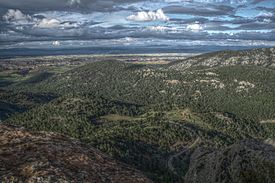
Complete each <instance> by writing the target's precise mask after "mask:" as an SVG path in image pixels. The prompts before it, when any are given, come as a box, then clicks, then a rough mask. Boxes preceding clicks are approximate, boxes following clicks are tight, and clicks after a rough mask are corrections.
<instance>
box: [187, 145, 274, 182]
mask: <svg viewBox="0 0 275 183" xmlns="http://www.w3.org/2000/svg"><path fill="white" fill-rule="evenodd" d="M185 182H188V183H205V182H207V183H218V182H219V183H221V182H222V183H274V182H275V147H274V146H273V145H272V144H270V143H267V142H262V141H256V140H246V141H242V142H240V143H237V144H234V145H232V146H230V147H228V148H226V149H225V150H216V151H213V150H211V149H205V148H198V149H197V150H196V151H195V152H194V153H193V155H192V157H191V162H190V167H189V170H188V172H187V174H186V176H185Z"/></svg>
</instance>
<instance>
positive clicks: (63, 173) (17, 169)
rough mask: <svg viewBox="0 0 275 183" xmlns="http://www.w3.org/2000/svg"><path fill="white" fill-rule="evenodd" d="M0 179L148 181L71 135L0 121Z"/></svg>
mask: <svg viewBox="0 0 275 183" xmlns="http://www.w3.org/2000/svg"><path fill="white" fill-rule="evenodd" d="M0 182H89V183H101V182H108V183H111V182H113V183H116V182H119V183H132V182H135V183H147V182H148V183H149V182H151V181H150V180H149V179H147V178H146V177H145V176H144V175H142V173H140V172H138V171H137V170H134V169H132V168H130V167H128V166H127V165H124V164H122V163H119V162H116V161H115V160H113V159H111V158H109V157H108V156H106V155H104V154H103V153H101V152H99V151H98V150H96V149H94V148H92V147H88V146H87V145H84V144H82V143H80V142H79V141H76V140H74V139H70V138H68V137H65V136H62V135H59V134H54V133H44V132H39V133H38V132H30V131H26V130H24V129H18V128H13V127H8V126H4V125H0Z"/></svg>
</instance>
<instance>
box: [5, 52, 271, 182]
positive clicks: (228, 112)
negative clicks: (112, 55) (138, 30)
mask: <svg viewBox="0 0 275 183" xmlns="http://www.w3.org/2000/svg"><path fill="white" fill-rule="evenodd" d="M48 72H50V71H48ZM36 77H37V75H32V76H30V78H28V79H26V80H24V81H19V82H14V83H13V84H10V85H8V86H5V87H2V91H1V93H2V94H1V95H2V96H3V97H1V98H0V102H1V105H8V106H14V107H13V108H12V107H11V109H13V110H7V111H6V112H3V115H5V118H3V119H5V120H4V123H5V124H12V125H16V126H23V127H25V128H27V129H31V130H35V131H49V132H58V133H62V134H66V135H68V136H71V137H74V138H77V139H79V140H81V141H82V142H83V143H87V144H90V145H93V146H94V147H96V148H97V149H99V150H101V151H103V152H105V153H107V154H109V155H110V156H112V157H113V158H115V159H117V160H120V161H123V162H124V163H126V164H128V165H130V166H133V167H135V168H137V169H139V170H141V171H142V172H143V173H144V174H145V175H147V176H148V177H149V178H150V179H151V180H153V181H155V182H184V180H188V181H187V182H189V180H190V181H191V182H192V181H193V182H196V181H198V180H197V179H193V178H192V175H194V172H196V171H197V169H199V167H200V164H198V163H200V162H194V161H193V159H194V157H196V156H197V154H198V150H197V149H198V148H208V147H211V149H210V150H209V149H208V151H207V152H209V156H211V158H215V156H216V154H219V155H220V152H217V150H216V149H215V148H218V149H219V151H223V149H225V150H224V151H228V150H227V149H228V148H229V146H230V145H232V144H238V143H239V141H241V140H244V139H258V140H260V141H261V143H262V142H263V141H264V140H266V139H274V138H275V92H274V91H275V70H274V48H270V49H258V50H251V51H241V52H218V53H212V54H205V55H201V56H196V57H192V58H188V59H187V60H182V61H176V62H172V63H170V64H168V65H154V64H136V63H128V62H119V61H104V62H93V63H88V64H85V65H83V66H79V67H76V68H72V69H69V70H66V71H64V72H52V74H51V75H50V76H49V77H46V78H43V79H40V80H37V79H36ZM33 80H35V81H37V82H32V81H33ZM14 96H16V97H14ZM27 96H33V97H31V98H28V97H27ZM36 97H37V100H35V98H36ZM7 98H12V100H7ZM17 107H21V108H22V109H21V108H19V109H20V110H16V109H17ZM253 142H254V141H253ZM255 143H256V142H255ZM257 143H258V141H257ZM236 146H237V147H239V146H238V145H236ZM248 146H249V147H248V149H249V148H250V145H248ZM269 146H270V147H269V148H270V149H272V148H274V147H272V146H271V145H269ZM231 147H232V148H235V146H234V145H233V146H230V148H231ZM245 150H247V149H245ZM248 151H249V150H248ZM194 152H195V154H194ZM203 152H204V151H203ZM234 152H235V151H234ZM263 153H265V152H263ZM272 153H274V152H273V151H272ZM233 154H234V153H233ZM256 154H257V153H256ZM257 156H258V155H257ZM254 157H256V155H255V154H253V153H252V154H251V158H252V159H253V158H254ZM211 158H210V157H206V159H207V161H209V162H210V161H211V163H213V161H214V162H215V161H216V160H215V159H214V160H213V159H211ZM257 158H258V157H257ZM259 158H260V157H259ZM208 159H209V160H208ZM224 161H225V162H226V163H229V164H230V163H231V159H230V158H227V157H226V158H225V160H224ZM219 163H220V162H219ZM232 163H234V162H232ZM269 165H270V167H269V169H268V170H269V171H274V162H272V163H271V164H269ZM247 166H250V165H247ZM260 167H261V166H259V167H256V170H257V169H260ZM256 170H254V169H253V171H252V172H249V173H250V174H253V176H254V175H255V174H257V171H256ZM203 174H205V172H204V173H203ZM265 175H269V174H263V175H261V176H265ZM224 176H227V175H224ZM255 176H256V177H257V175H255ZM201 177H203V176H201ZM201 180H202V179H201ZM244 180H247V179H244ZM270 180H274V177H271V179H270ZM268 181H269V180H268ZM268 181H267V182H268ZM210 182H211V181H210ZM212 182H213V181H212ZM243 182H245V181H243Z"/></svg>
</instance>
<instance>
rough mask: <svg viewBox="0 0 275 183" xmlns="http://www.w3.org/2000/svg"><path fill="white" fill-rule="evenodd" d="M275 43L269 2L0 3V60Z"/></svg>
mask: <svg viewBox="0 0 275 183" xmlns="http://www.w3.org/2000/svg"><path fill="white" fill-rule="evenodd" d="M271 46H275V0H131V1H129V0H128V1H127V0H58V1H57V0H23V1H20V0H0V56H1V55H2V56H3V55H16V54H18V55H24V54H30V55H32V54H38V55H39V54H89V53H104V54H105V53H170V52H172V53H196V52H210V51H218V50H225V49H247V48H252V47H271Z"/></svg>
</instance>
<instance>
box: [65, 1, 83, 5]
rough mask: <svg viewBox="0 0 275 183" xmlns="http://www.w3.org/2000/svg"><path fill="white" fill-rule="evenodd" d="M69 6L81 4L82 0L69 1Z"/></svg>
mask: <svg viewBox="0 0 275 183" xmlns="http://www.w3.org/2000/svg"><path fill="white" fill-rule="evenodd" d="M68 4H69V5H75V4H81V0H69V1H68Z"/></svg>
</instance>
